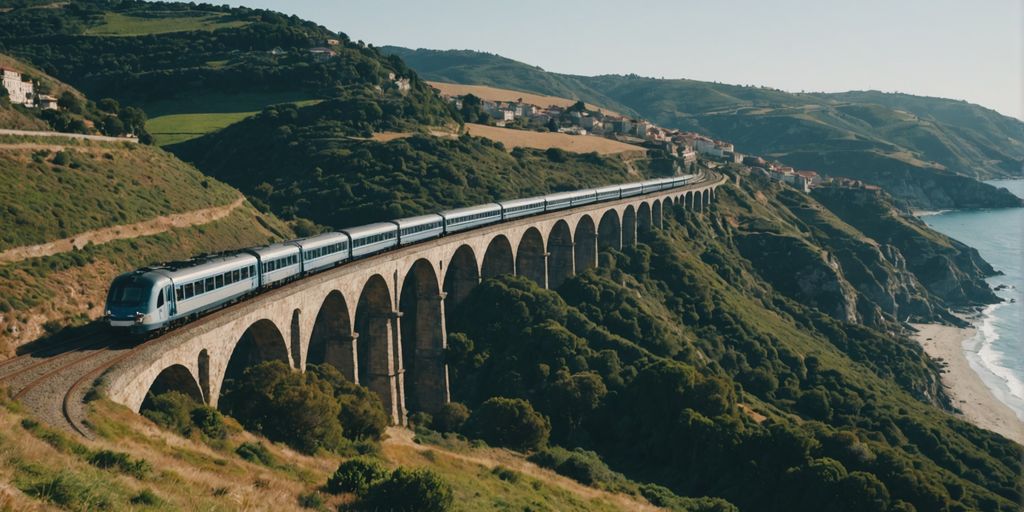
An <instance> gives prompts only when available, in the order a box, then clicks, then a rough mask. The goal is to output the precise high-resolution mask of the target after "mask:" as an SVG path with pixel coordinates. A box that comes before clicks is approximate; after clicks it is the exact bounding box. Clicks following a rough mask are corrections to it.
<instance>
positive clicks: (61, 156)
mask: <svg viewBox="0 0 1024 512" xmlns="http://www.w3.org/2000/svg"><path fill="white" fill-rule="evenodd" d="M53 163H54V164H57V165H68V164H70V163H71V154H70V153H68V152H67V151H58V152H57V154H56V155H53Z"/></svg>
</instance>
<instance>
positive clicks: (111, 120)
mask: <svg viewBox="0 0 1024 512" xmlns="http://www.w3.org/2000/svg"><path fill="white" fill-rule="evenodd" d="M103 133H105V134H107V135H110V136H117V135H121V134H123V133H124V123H122V122H121V120H120V119H118V118H117V117H115V116H107V117H104V118H103Z"/></svg>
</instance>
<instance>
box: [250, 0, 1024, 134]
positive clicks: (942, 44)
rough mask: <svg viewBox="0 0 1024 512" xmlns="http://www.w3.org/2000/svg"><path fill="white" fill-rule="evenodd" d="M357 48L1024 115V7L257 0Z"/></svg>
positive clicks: (930, 2)
mask: <svg viewBox="0 0 1024 512" xmlns="http://www.w3.org/2000/svg"><path fill="white" fill-rule="evenodd" d="M243 3H244V4H245V5H249V6H252V7H266V8H271V9H274V10H278V11H282V12H287V13H292V14H298V15H299V16H301V17H303V18H307V19H311V20H314V21H317V22H319V23H320V24H322V25H324V26H326V27H328V28H330V29H332V30H339V31H342V32H345V33H347V34H348V35H349V36H350V37H351V38H352V39H353V40H360V39H361V40H363V41H366V42H368V43H372V44H374V45H378V46H381V45H386V44H391V45H398V46H407V47H411V48H432V49H453V48H454V49H472V50H480V51H486V52H491V53H497V54H500V55H503V56H506V57H509V58H512V59H515V60H519V61H522V62H526V63H528V64H533V65H537V66H540V67H542V68H544V69H546V70H548V71H557V72H562V73H573V74H583V75H596V74H605V73H636V74H639V75H644V76H653V77H665V78H693V79H698V80H709V81H718V82H724V83H732V84H751V85H766V86H770V87H777V88H779V89H784V90H788V91H802V90H803V91H845V90H851V89H879V90H882V91H887V92H891V91H899V92H907V93H913V94H920V95H927V96H943V97H948V98H956V99H965V100H967V101H970V102H973V103H978V104H981V105H984V106H986V107H989V108H993V109H996V110H998V111H1000V112H1002V113H1004V114H1007V115H1012V116H1015V117H1018V118H1024V113H1022V109H1024V107H1022V96H1024V93H1022V90H1024V89H1022V75H1024V70H1022V64H1021V60H1022V58H1024V55H1022V44H1024V43H1022V36H1021V33H1022V32H1024V9H1022V3H1024V0H983V1H979V2H967V1H962V0H961V1H952V0H885V1H879V0H866V1H865V0H846V1H823V0H818V1H799V0H781V1H775V0H773V1H763V0H760V1H757V0H743V1H740V0H719V1H715V0H701V1H699V2H698V1H659V2H654V1H628V2H627V1H623V0H618V1H607V0H589V1H582V0H568V1H565V0H516V1H514V2H512V1H509V2H498V1H488V0H476V1H474V0H454V1H444V2H437V1H433V2H432V1H398V0H383V1H372V2H368V1H359V2H356V1H349V0H342V1H339V0H292V1H282V0H249V1H246V2H243Z"/></svg>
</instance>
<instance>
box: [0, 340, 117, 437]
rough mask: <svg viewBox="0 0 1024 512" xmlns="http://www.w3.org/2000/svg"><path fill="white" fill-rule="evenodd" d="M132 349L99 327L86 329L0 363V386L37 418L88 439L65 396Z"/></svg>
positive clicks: (85, 430)
mask: <svg viewBox="0 0 1024 512" xmlns="http://www.w3.org/2000/svg"><path fill="white" fill-rule="evenodd" d="M134 348H135V347H134V346H133V345H132V344H131V343H130V340H128V339H127V338H124V337H122V336H118V335H115V334H113V333H111V332H109V330H108V329H106V328H104V327H102V326H97V327H95V328H89V329H86V330H84V331H83V332H81V333H77V334H75V335H74V336H72V337H69V338H68V339H67V340H63V341H61V342H60V343H57V344H54V345H52V346H49V347H44V348H42V349H40V350H38V351H35V352H32V353H30V354H25V355H22V356H18V357H15V358H13V359H10V360H8V361H4V362H3V363H2V364H0V384H2V385H3V386H5V387H6V388H7V393H8V394H9V395H10V396H11V397H12V398H13V399H15V400H17V401H18V402H20V403H21V404H22V405H23V406H24V407H25V409H26V410H27V411H29V412H30V413H32V414H33V415H34V416H36V417H38V418H39V419H41V420H43V421H45V422H47V423H49V424H50V425H52V426H55V427H65V426H66V427H68V428H70V429H71V430H74V431H76V432H78V433H80V434H83V435H86V436H88V435H89V434H88V432H87V429H85V428H84V427H83V426H82V425H81V421H76V420H75V419H74V418H73V417H72V415H71V414H70V409H69V406H68V405H65V404H68V403H70V402H69V400H68V399H67V395H68V393H69V392H70V391H72V390H78V389H81V385H80V384H81V383H82V382H84V381H86V380H87V379H86V378H85V377H87V376H89V375H92V374H94V373H95V374H96V375H99V374H100V373H102V369H105V368H107V367H109V364H111V363H109V361H111V360H114V359H116V358H117V357H120V356H121V355H123V354H124V353H130V352H131V350H132V349H134ZM97 369H100V371H99V372H97V371H96V370H97ZM89 382H91V381H89ZM76 385H78V386H77V387H76ZM83 396H84V395H83Z"/></svg>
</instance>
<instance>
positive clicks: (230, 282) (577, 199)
mask: <svg viewBox="0 0 1024 512" xmlns="http://www.w3.org/2000/svg"><path fill="white" fill-rule="evenodd" d="M697 179H698V176H697V175H693V174H687V175H681V176H673V177H670V178H660V179H653V180H647V181H642V182H635V183H627V184H623V185H611V186H606V187H599V188H591V189H586V190H576V191H569V192H557V193H553V194H548V195H544V196H537V197H530V198H525V199H510V200H507V201H498V202H495V203H486V204H481V205H476V206H469V207H465V208H457V209H453V210H446V211H443V212H439V213H431V214H428V215H419V216H416V217H408V218H403V219H397V220H392V221H388V222H377V223H374V224H368V225H365V226H357V227H352V228H347V229H342V230H339V231H336V232H329V233H323V234H320V235H316V236H311V237H308V238H300V239H296V240H289V241H286V242H280V243H275V244H272V245H267V246H263V247H251V248H248V249H242V250H239V251H237V252H233V253H222V254H215V255H205V256H199V257H195V258H192V259H190V260H187V261H180V262H172V263H164V264H161V265H157V266H151V267H144V268H140V269H138V270H134V271H131V272H126V273H124V274H121V275H119V276H117V277H116V278H114V280H113V282H112V283H111V285H110V290H109V292H108V294H107V301H106V308H105V312H106V319H107V321H108V322H109V324H110V326H111V327H113V328H115V329H117V330H122V331H124V330H127V331H128V332H130V333H131V334H135V335H145V334H152V333H154V332H160V331H164V330H167V329H169V328H173V327H177V326H179V325H182V324H184V323H188V322H191V321H193V320H195V319H197V318H199V317H200V316H202V315H203V314H205V313H208V312H210V311H213V310H215V309H218V308H221V307H224V306H226V305H228V304H232V303H234V302H238V301H240V300H244V299H246V298H248V297H250V296H252V295H254V294H257V293H260V292H262V291H265V290H268V289H271V288H274V287H277V286H280V285H282V284H284V283H287V282H290V281H294V280H296V279H300V278H302V277H305V276H308V275H310V274H315V273H318V272H322V271H324V270H326V269H329V268H333V267H335V266H338V265H341V264H342V263H345V262H348V261H351V260H354V259H359V258H364V257H367V256H371V255H374V254H378V253H380V252H384V251H388V250H391V249H394V248H395V247H401V246H406V245H410V244H415V243H420V242H423V241H426V240H430V239H434V238H439V237H442V236H446V235H449V234H452V233H458V232H460V231H466V230H469V229H474V228H478V227H481V226H485V225H489V224H495V223H499V222H504V221H508V220H512V219H518V218H522V217H527V216H530V215H538V214H541V213H547V212H552V211H557V210H562V209H566V208H573V207H576V206H582V205H586V204H591V203H597V202H603V201H612V200H617V199H622V198H625V197H631V196H637V195H643V194H647V193H651V192H657V191H660V190H666V189H670V188H677V187H682V186H685V185H688V184H690V183H693V182H694V181H696V180H697Z"/></svg>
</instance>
